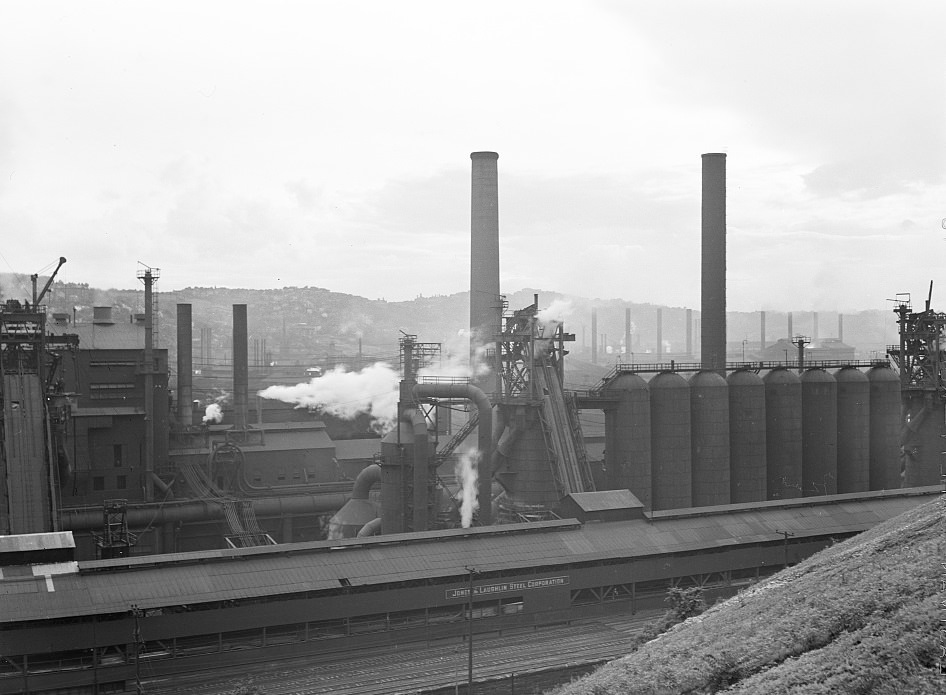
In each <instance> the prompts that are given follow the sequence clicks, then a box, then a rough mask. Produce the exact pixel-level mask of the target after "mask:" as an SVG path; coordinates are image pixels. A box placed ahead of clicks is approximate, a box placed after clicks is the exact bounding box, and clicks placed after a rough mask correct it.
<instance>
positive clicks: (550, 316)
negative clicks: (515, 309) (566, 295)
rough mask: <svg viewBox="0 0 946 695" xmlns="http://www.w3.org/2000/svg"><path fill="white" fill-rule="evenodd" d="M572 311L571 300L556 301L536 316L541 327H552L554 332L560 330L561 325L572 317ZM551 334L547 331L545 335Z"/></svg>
mask: <svg viewBox="0 0 946 695" xmlns="http://www.w3.org/2000/svg"><path fill="white" fill-rule="evenodd" d="M572 311H573V307H572V303H571V302H570V301H569V300H567V299H556V300H554V301H553V302H552V303H551V304H549V305H548V306H547V307H545V308H544V309H542V310H540V311H539V313H538V314H536V318H537V319H538V321H539V324H540V325H542V326H551V330H552V331H554V330H555V329H556V328H558V326H559V324H561V323H564V322H565V319H567V318H568V317H569V316H571V315H572ZM549 333H550V331H549V330H548V329H547V330H546V331H545V334H546V335H549Z"/></svg>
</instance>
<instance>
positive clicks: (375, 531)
mask: <svg viewBox="0 0 946 695" xmlns="http://www.w3.org/2000/svg"><path fill="white" fill-rule="evenodd" d="M380 535H381V517H380V516H379V517H377V518H376V519H372V520H371V521H369V522H368V523H367V524H365V525H364V526H362V527H361V530H359V531H358V534H357V536H356V538H364V537H365V536H380Z"/></svg>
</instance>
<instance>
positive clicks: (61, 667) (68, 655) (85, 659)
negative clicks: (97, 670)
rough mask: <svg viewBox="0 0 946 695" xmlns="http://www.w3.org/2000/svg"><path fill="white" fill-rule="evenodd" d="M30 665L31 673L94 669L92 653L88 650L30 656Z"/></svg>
mask: <svg viewBox="0 0 946 695" xmlns="http://www.w3.org/2000/svg"><path fill="white" fill-rule="evenodd" d="M28 663H29V671H30V673H43V672H46V671H71V670H77V669H86V668H92V652H91V651H90V650H88V649H74V650H71V651H66V652H49V653H46V654H30V656H29V659H28Z"/></svg>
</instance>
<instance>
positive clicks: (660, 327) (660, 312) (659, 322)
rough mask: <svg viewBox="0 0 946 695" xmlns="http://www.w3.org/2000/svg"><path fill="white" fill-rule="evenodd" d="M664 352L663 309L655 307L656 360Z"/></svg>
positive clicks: (658, 359)
mask: <svg viewBox="0 0 946 695" xmlns="http://www.w3.org/2000/svg"><path fill="white" fill-rule="evenodd" d="M663 354H664V312H663V309H660V308H658V309H657V361H658V362H659V361H660V358H661V357H662V356H663Z"/></svg>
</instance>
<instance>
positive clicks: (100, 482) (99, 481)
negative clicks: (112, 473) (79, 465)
mask: <svg viewBox="0 0 946 695" xmlns="http://www.w3.org/2000/svg"><path fill="white" fill-rule="evenodd" d="M92 489H93V490H104V489H105V478H104V476H101V475H94V476H92Z"/></svg>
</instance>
